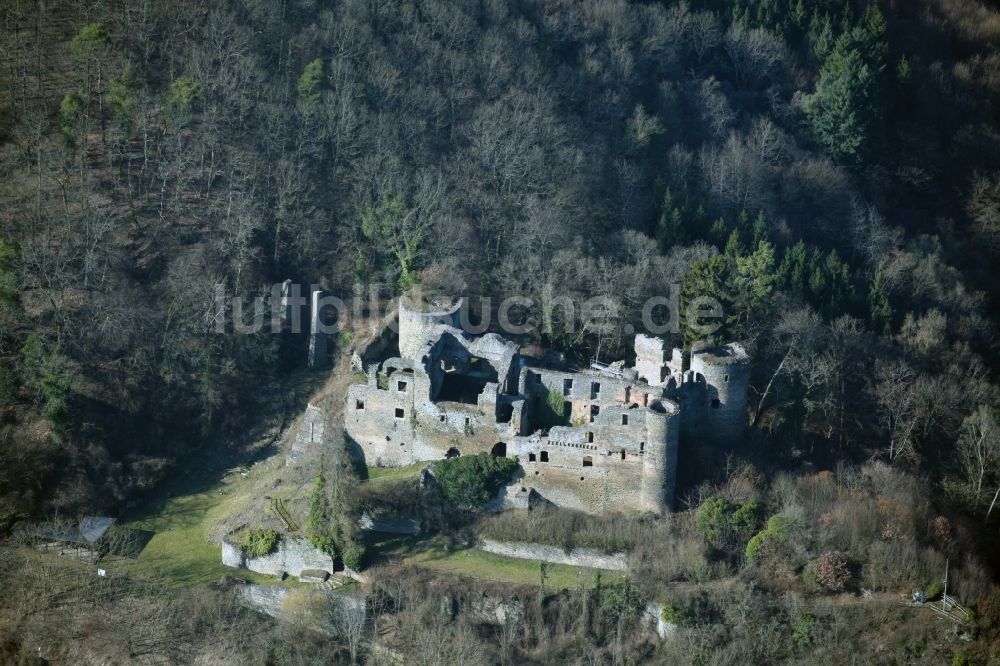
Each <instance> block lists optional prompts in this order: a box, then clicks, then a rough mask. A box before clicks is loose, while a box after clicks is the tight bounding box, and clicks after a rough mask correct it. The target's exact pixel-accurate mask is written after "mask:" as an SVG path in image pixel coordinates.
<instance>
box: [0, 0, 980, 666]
mask: <svg viewBox="0 0 1000 666" xmlns="http://www.w3.org/2000/svg"><path fill="white" fill-rule="evenodd" d="M0 21H2V24H0V35H2V42H0V43H2V48H0V60H2V63H0V65H2V66H0V81H2V82H3V86H2V89H3V90H2V91H3V93H4V94H3V99H2V100H0V103H2V105H0V174H2V176H0V192H2V200H3V202H4V205H3V208H2V210H0V529H3V528H5V527H9V526H11V525H13V524H14V523H15V522H16V521H18V520H20V519H24V518H28V517H32V516H41V515H49V514H52V513H64V514H77V513H80V512H84V511H114V510H117V509H119V508H120V507H121V506H123V505H124V503H125V502H126V501H128V500H130V499H132V498H135V497H138V496H140V495H141V494H142V493H143V492H146V491H147V490H149V489H151V488H153V487H154V486H155V485H156V484H157V482H158V481H160V480H161V479H162V478H163V477H164V475H165V474H167V473H168V472H169V471H170V470H171V469H172V468H173V467H174V466H175V464H176V463H177V462H178V461H180V460H182V459H184V458H185V457H186V456H190V455H192V454H193V453H195V452H197V451H199V450H201V449H204V448H205V447H210V446H213V445H214V443H215V442H217V441H219V438H220V436H224V435H225V434H226V433H233V432H239V431H241V430H243V429H246V428H248V427H250V426H252V422H253V419H254V414H255V413H256V410H257V408H258V406H259V403H260V401H261V399H262V398H261V395H260V394H259V392H258V391H257V390H256V389H257V388H258V387H261V386H265V385H272V384H275V383H280V381H281V380H282V378H283V377H285V376H287V375H288V374H289V373H290V372H294V371H295V370H296V368H298V367H301V366H302V365H304V363H305V354H304V352H303V350H302V347H301V345H299V346H295V345H294V344H293V345H291V346H290V345H289V344H287V341H282V340H279V339H278V338H277V337H276V336H271V335H268V334H266V333H264V332H262V333H259V334H256V335H247V334H242V333H238V332H236V331H235V330H234V328H233V327H232V326H229V327H227V328H226V330H225V332H223V333H219V332H217V331H216V320H217V318H218V316H219V313H218V311H217V303H216V301H215V300H214V299H215V286H216V285H218V284H222V285H224V286H225V288H226V290H227V292H228V293H230V294H235V295H242V296H245V297H247V298H252V297H254V296H257V295H263V294H265V293H267V292H268V291H269V290H270V287H271V285H273V284H274V283H279V282H281V281H282V280H285V279H292V280H294V281H295V282H297V283H299V284H303V285H308V284H317V285H320V286H321V287H322V288H323V289H324V290H326V291H328V292H330V293H333V294H337V295H340V296H342V297H345V298H347V297H349V296H350V295H351V294H352V293H353V292H352V290H353V288H354V285H356V284H364V285H369V284H373V283H377V284H379V285H381V289H382V293H383V295H385V296H386V297H390V296H393V295H398V294H399V293H401V292H402V291H403V290H405V289H407V288H409V287H411V286H413V285H415V284H420V283H422V282H426V283H428V284H430V283H444V284H448V285H452V286H456V285H460V286H461V289H462V291H463V292H464V293H466V294H480V295H484V296H492V297H495V298H496V299H498V300H499V299H500V298H503V297H504V296H507V295H511V294H517V295H521V296H525V297H528V298H531V299H533V300H535V302H537V303H540V302H542V301H543V300H544V299H545V294H546V293H547V290H549V289H551V287H552V286H553V285H554V286H555V287H556V288H557V289H558V290H560V293H564V294H567V295H569V296H571V297H574V298H576V299H579V300H580V301H582V300H585V299H587V298H591V297H594V296H605V297H608V298H611V299H613V300H614V301H616V302H617V303H618V304H619V306H620V307H619V308H618V310H617V312H616V313H614V314H613V316H611V317H609V320H608V321H607V322H605V323H606V324H607V326H605V327H603V328H602V329H601V330H600V332H596V331H594V330H591V329H589V328H588V327H587V326H585V325H582V322H575V323H576V324H577V325H576V326H575V327H568V326H566V325H565V324H566V323H567V322H564V321H561V320H559V319H558V318H559V317H562V316H566V315H565V313H562V312H561V311H557V312H556V313H555V316H556V321H555V322H554V323H551V326H548V327H547V326H546V321H545V320H544V318H543V313H542V312H541V311H528V312H526V313H525V315H524V316H525V317H526V318H527V320H528V324H530V325H531V326H532V327H533V332H532V333H531V334H530V335H529V336H528V338H529V340H528V341H529V342H539V343H542V344H544V345H549V346H552V347H553V348H555V349H556V350H558V351H561V352H564V353H566V354H568V355H570V356H572V357H576V358H580V359H589V358H592V357H600V358H601V359H602V360H605V361H612V360H615V359H617V358H621V357H623V356H627V354H628V351H629V349H630V346H631V336H630V333H631V332H632V331H635V330H640V329H641V315H642V305H643V303H645V302H646V301H647V299H649V298H650V297H654V296H662V295H665V294H666V292H667V290H668V289H669V287H670V285H674V284H676V285H680V300H681V303H682V304H683V303H687V302H690V301H691V300H692V299H694V298H696V297H698V296H711V297H713V298H715V299H717V300H718V301H719V302H721V303H722V304H723V306H724V310H725V314H726V316H725V319H724V321H723V324H724V325H723V328H722V329H721V330H719V331H718V332H717V333H716V335H717V336H718V338H719V339H720V340H740V341H742V342H743V343H744V344H745V345H746V347H747V349H748V350H749V351H750V353H751V354H752V356H753V359H754V362H753V378H752V382H751V384H752V388H751V395H750V403H751V413H750V414H748V423H750V425H751V431H750V434H749V436H748V437H749V439H750V440H751V441H749V442H748V443H747V445H746V449H745V450H743V451H739V452H736V454H735V455H736V457H737V458H738V459H739V460H738V464H737V463H734V465H735V467H734V468H741V469H743V468H742V467H740V466H741V465H742V464H743V463H748V462H752V463H753V465H755V466H756V469H758V470H760V471H761V472H762V473H763V474H765V476H767V477H770V476H772V475H773V474H776V473H777V472H778V471H780V470H790V469H807V470H814V471H816V470H844V469H847V468H849V467H851V468H852V469H859V468H858V467H852V466H860V465H868V467H866V468H865V469H866V470H868V471H867V472H865V473H864V474H861V473H860V472H859V473H858V476H856V477H855V478H857V479H860V478H862V477H864V478H865V479H867V481H864V482H861V481H858V484H859V485H857V487H855V490H856V491H857V492H858V493H862V494H863V493H869V494H870V501H871V502H872V503H875V502H876V499H875V497H876V496H877V495H878V494H879V493H883V494H884V495H885V497H884V498H883V499H880V500H878V501H881V502H890V501H891V502H900V503H905V502H906V499H905V498H906V497H908V496H919V497H920V498H921V499H920V502H919V503H921V504H920V506H921V507H923V508H921V509H920V511H924V510H925V509H926V512H927V516H926V518H927V519H928V520H929V519H930V518H933V517H934V516H941V520H943V521H945V524H947V525H952V524H953V525H956V526H959V525H961V526H963V527H961V529H959V528H958V527H956V528H955V529H956V531H957V532H961V534H962V537H961V540H959V541H956V543H959V542H960V544H961V547H960V548H959V550H961V551H962V552H964V553H966V554H970V553H978V556H977V557H978V560H979V562H989V561H993V562H995V561H996V555H997V553H998V552H1000V545H998V539H997V536H998V532H997V529H998V526H1000V506H998V505H1000V501H998V496H1000V411H998V410H1000V393H998V390H997V389H998V387H1000V381H998V379H997V371H998V370H1000V350H998V347H997V342H998V338H997V330H996V324H995V320H996V316H997V311H998V306H1000V300H998V299H1000V289H998V286H997V285H998V282H997V280H996V277H995V275H996V274H995V268H994V266H995V265H994V264H993V263H992V262H994V261H997V260H1000V116H998V114H997V102H998V101H1000V51H998V47H1000V13H998V12H997V11H996V10H994V9H991V8H990V7H989V6H988V3H986V2H979V1H978V0H912V1H903V0H883V1H875V0H855V1H851V0H690V1H689V2H667V1H665V0H664V1H653V0H650V1H648V2H624V1H619V0H582V1H572V2H571V1H569V0H554V1H540V0H537V1H536V0H523V1H518V0H515V1H511V2H502V1H500V0H478V1H475V2H461V3H455V2H445V1H444V0H414V1H407V2H379V1H378V0H343V1H340V0H337V1H335V0H280V1H275V2H268V1H265V0H257V1H254V0H244V1H237V0H232V1H221V2H204V1H199V0H177V1H172V2H150V1H148V0H88V1H86V2H84V1H76V0H65V1H63V2H41V1H37V2H36V1H34V0H7V1H6V2H5V3H3V7H2V8H0ZM682 323H684V322H682ZM571 329H572V332H568V331H570V330H571ZM693 335H694V334H693V333H691V332H690V329H689V328H688V327H686V326H682V328H681V331H680V332H679V333H677V334H675V335H674V336H673V337H674V339H673V340H671V342H673V343H675V344H689V343H690V342H691V341H692V339H693ZM725 453H729V454H732V452H725ZM716 454H719V455H723V453H721V452H712V451H707V452H702V453H700V454H695V455H693V456H692V457H691V459H690V462H682V470H681V474H682V476H683V477H684V478H685V481H686V484H687V489H688V491H689V492H688V493H687V494H686V495H685V499H684V500H683V501H682V505H681V506H679V507H678V509H686V508H694V507H696V506H698V505H699V502H701V503H702V504H703V502H702V500H704V499H705V498H706V493H707V492H708V491H706V490H705V489H704V487H703V486H702V485H701V484H702V482H706V481H707V482H710V483H715V484H722V485H720V487H731V485H732V483H733V478H732V477H729V478H727V477H726V476H725V472H724V471H722V470H724V468H726V467H728V466H725V465H719V464H717V463H718V459H716V458H713V457H712V456H714V455H716ZM873 465H874V466H875V467H872V466H873ZM685 467H686V468H685ZM872 469H874V470H875V472H872ZM886 470H889V471H886ZM838 474H840V472H838ZM873 475H874V476H873ZM879 475H882V476H879ZM885 475H895V476H893V479H894V480H893V481H892V482H891V483H890V482H885V483H880V482H877V479H883V480H884V478H885ZM838 478H841V477H838ZM872 478H875V479H876V481H872ZM761 483H763V482H761ZM845 483H846V482H845ZM725 484H729V486H725ZM893 484H898V485H893ZM766 485H767V484H766V483H763V486H766ZM845 487H846V486H845ZM768 492H772V493H777V492H778V491H777V490H774V489H772V490H771V491H768ZM787 492H789V493H792V492H793V491H792V490H787ZM796 492H802V489H801V488H799V490H798V491H796ZM830 492H831V493H834V494H836V492H841V493H847V491H846V490H840V491H836V492H835V491H832V490H831V491H830ZM699 493H701V494H699ZM722 494H723V495H725V492H723V493H722ZM765 494H766V493H765ZM848 494H850V493H848ZM731 495H732V493H731ZM736 495H739V493H736ZM857 496H858V495H856V494H853V495H850V497H851V498H854V499H856V498H857ZM734 497H735V495H734ZM741 497H742V499H746V497H745V493H744V495H743V496H741ZM730 499H731V500H732V501H730V500H727V501H730V503H729V504H727V505H725V506H721V505H720V506H718V507H716V508H717V509H718V510H719V511H720V512H722V513H723V514H725V512H726V511H728V510H735V508H734V507H736V506H738V505H739V502H735V500H734V499H732V498H730ZM845 501H846V500H845ZM852 501H853V500H852ZM684 502H686V504H684ZM734 502H735V503H734ZM726 506H728V507H729V509H727V508H726ZM914 511H916V509H914ZM824 515H825V514H824ZM922 515H923V514H921V516H922ZM923 520H924V517H918V518H914V519H913V521H911V522H913V524H917V523H919V524H921V525H922V524H923V523H922V522H921V521H923ZM914 521H915V522H914ZM940 524H941V523H938V525H939V526H940ZM908 529H910V528H908ZM910 531H912V532H913V534H912V537H913V539H915V540H916V542H917V543H918V544H919V543H922V540H932V537H931V536H928V534H927V532H926V530H924V529H923V528H912V529H911V530H910ZM873 538H874V537H873ZM957 538H958V537H956V539H957ZM855 545H857V544H856V543H855ZM717 546H718V547H719V548H721V549H722V550H725V548H726V546H725V545H724V544H721V545H720V544H717ZM741 547H742V546H741ZM845 547H847V546H845ZM915 547H917V546H915ZM920 547H922V546H920ZM942 548H943V546H942ZM920 552H923V551H920ZM893 556H894V557H900V558H902V561H906V559H907V558H906V556H905V555H900V554H899V553H896V554H895V555H893ZM969 557H972V555H971V554H970V555H969ZM959 559H960V558H959ZM937 564H938V561H937V559H934V566H937ZM886 566H887V567H888V568H891V566H889V565H886ZM928 566H930V565H928ZM969 566H970V567H972V568H973V569H975V570H976V571H977V572H979V573H977V574H976V576H977V578H976V580H978V581H981V583H982V584H981V585H980V586H979V589H978V590H970V591H969V594H970V595H971V594H974V593H976V592H978V593H980V594H984V595H985V594H987V593H988V592H989V589H990V585H991V583H990V582H989V581H990V580H991V577H992V576H995V575H996V572H991V571H988V570H985V569H983V568H982V565H980V564H978V563H973V564H970V565H969ZM994 594H997V593H994ZM967 601H969V602H972V601H974V600H973V599H967ZM996 606H997V607H1000V603H997V604H996ZM734 640H736V639H735V638H734ZM761 658H762V659H765V660H767V659H771V658H774V656H773V655H772V656H766V655H765V656H763V657H761ZM984 663H985V662H984Z"/></svg>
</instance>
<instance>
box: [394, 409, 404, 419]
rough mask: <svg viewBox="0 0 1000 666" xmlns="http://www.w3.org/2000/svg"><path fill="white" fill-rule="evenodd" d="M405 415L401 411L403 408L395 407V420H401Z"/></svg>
mask: <svg viewBox="0 0 1000 666" xmlns="http://www.w3.org/2000/svg"><path fill="white" fill-rule="evenodd" d="M405 413H406V412H404V411H403V408H402V407H397V408H396V418H397V419H401V418H403V415H404V414H405Z"/></svg>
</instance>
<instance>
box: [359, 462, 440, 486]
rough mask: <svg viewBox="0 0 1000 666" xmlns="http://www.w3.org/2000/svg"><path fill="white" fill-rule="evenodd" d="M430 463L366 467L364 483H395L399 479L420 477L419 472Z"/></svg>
mask: <svg viewBox="0 0 1000 666" xmlns="http://www.w3.org/2000/svg"><path fill="white" fill-rule="evenodd" d="M428 464H430V463H427V462H415V463H413V464H412V465H407V466H406V467H368V468H367V471H366V474H367V478H365V479H363V480H364V481H368V482H369V483H370V482H373V481H395V480H399V479H407V478H417V477H418V476H420V470H422V469H423V468H424V467H427V465H428Z"/></svg>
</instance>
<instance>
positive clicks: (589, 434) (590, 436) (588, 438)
mask: <svg viewBox="0 0 1000 666" xmlns="http://www.w3.org/2000/svg"><path fill="white" fill-rule="evenodd" d="M593 441H594V433H592V432H588V433H587V442H593Z"/></svg>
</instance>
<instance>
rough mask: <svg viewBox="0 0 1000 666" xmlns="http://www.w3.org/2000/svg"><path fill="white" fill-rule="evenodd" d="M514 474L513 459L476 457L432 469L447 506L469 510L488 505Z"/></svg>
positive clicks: (457, 460)
mask: <svg viewBox="0 0 1000 666" xmlns="http://www.w3.org/2000/svg"><path fill="white" fill-rule="evenodd" d="M517 470H518V462H517V458H516V457H509V458H508V457H503V456H498V457H494V456H492V455H490V454H488V453H477V454H476V455H471V456H459V457H457V458H450V459H448V460H442V461H440V462H438V463H437V464H435V465H434V478H435V479H436V480H437V483H438V488H439V490H440V492H441V495H442V497H444V499H445V500H446V501H447V502H448V503H449V504H451V505H452V506H454V507H456V508H459V509H464V510H472V509H476V508H478V507H480V506H482V505H483V504H485V503H486V502H488V501H490V500H491V499H492V498H493V497H494V496H495V495H496V493H497V491H498V490H500V488H501V487H503V486H504V485H505V484H506V483H507V482H508V481H510V480H511V479H512V478H513V477H514V474H515V473H516V472H517Z"/></svg>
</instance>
